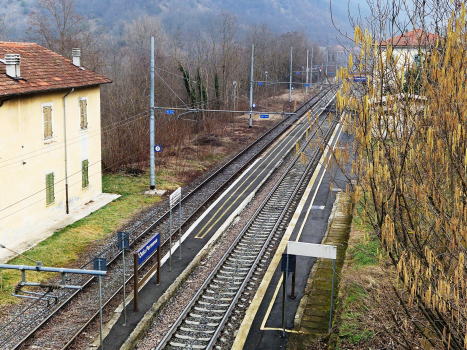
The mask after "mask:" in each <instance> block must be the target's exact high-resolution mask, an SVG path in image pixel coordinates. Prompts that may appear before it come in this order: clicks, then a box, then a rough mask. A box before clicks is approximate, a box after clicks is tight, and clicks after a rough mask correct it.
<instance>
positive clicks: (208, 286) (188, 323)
mask: <svg viewBox="0 0 467 350" xmlns="http://www.w3.org/2000/svg"><path fill="white" fill-rule="evenodd" d="M325 119H326V118H325V117H324V118H322V121H321V127H320V128H319V129H318V130H319V131H318V130H315V131H314V133H313V135H312V136H311V137H310V138H313V137H315V138H316V137H317V136H318V135H319V134H321V133H324V134H322V135H320V136H322V137H323V138H324V144H327V143H328V141H329V138H330V136H331V135H332V132H333V130H334V127H335V125H336V122H333V123H332V124H331V126H330V127H326V126H325V125H324V120H325ZM307 145H308V142H305V143H304V146H303V147H302V150H301V151H307V148H309V147H307ZM323 149H324V147H318V148H317V150H316V151H314V152H311V150H309V151H308V152H307V153H308V154H309V156H310V157H311V158H310V161H309V162H308V164H306V165H305V164H302V163H301V162H300V161H299V158H300V157H299V156H297V157H296V158H295V159H294V160H293V162H292V163H291V164H290V165H289V167H288V168H287V170H286V171H285V172H284V174H283V175H282V177H281V178H280V180H279V181H278V182H277V184H276V185H275V187H274V188H273V190H272V191H271V192H270V194H269V195H268V196H267V197H266V199H265V200H264V201H263V203H262V204H261V205H260V207H259V208H258V209H257V211H256V212H255V214H254V215H253V217H252V218H251V219H250V221H249V222H248V224H247V225H246V226H245V228H244V229H243V230H242V232H241V233H240V235H239V236H238V237H237V239H236V240H235V241H234V242H233V243H232V245H231V246H230V248H229V249H228V251H227V252H226V254H225V255H224V257H223V258H222V259H221V261H220V262H219V263H218V264H217V266H216V267H215V268H214V270H213V272H212V273H211V274H210V275H209V277H208V278H207V279H206V281H205V283H204V284H203V286H202V287H201V288H200V289H199V291H198V292H197V293H196V295H195V296H194V297H193V299H192V300H191V301H190V303H189V304H188V306H187V307H186V308H185V309H184V311H183V312H182V314H181V315H180V317H179V318H178V319H177V321H176V322H175V323H174V324H173V326H172V328H171V329H170V331H169V332H168V333H167V335H166V336H165V337H164V338H163V339H162V340H161V342H160V343H159V345H158V346H157V348H156V349H157V350H162V349H166V350H179V349H212V348H213V347H214V345H215V344H216V341H217V338H218V336H219V335H220V332H221V331H222V329H223V327H224V325H225V324H226V322H227V320H228V318H229V316H230V314H231V313H232V311H233V310H234V309H235V307H236V304H237V302H238V300H239V298H240V296H241V294H242V292H243V290H244V288H245V286H246V284H247V283H248V282H249V280H250V278H251V277H252V276H253V274H254V273H255V271H256V269H257V268H258V265H259V264H261V263H262V262H264V261H265V260H267V257H265V256H264V255H265V252H267V251H268V249H270V247H269V246H270V245H274V244H275V242H276V241H277V240H279V239H280V237H281V236H282V234H283V233H284V232H285V229H286V227H287V223H288V221H289V219H291V217H292V215H293V212H294V211H295V208H296V206H297V205H298V202H299V200H300V197H301V194H302V193H303V192H304V190H305V187H306V185H307V183H308V181H307V180H309V178H310V177H311V173H312V172H311V171H310V170H311V169H312V168H313V167H314V166H315V165H316V164H317V161H318V159H319V158H320V156H321V154H322V152H323ZM267 255H269V253H267ZM263 260H264V261H263ZM221 348H222V347H221Z"/></svg>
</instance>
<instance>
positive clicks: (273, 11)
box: [0, 0, 353, 44]
mask: <svg viewBox="0 0 467 350" xmlns="http://www.w3.org/2000/svg"><path fill="white" fill-rule="evenodd" d="M74 2H75V5H76V9H77V11H78V13H79V14H81V15H82V16H84V17H85V18H88V19H93V20H94V21H95V22H96V23H97V24H99V25H101V26H103V27H104V28H107V29H108V30H109V31H111V32H114V33H116V34H117V33H119V32H121V30H122V28H123V24H124V22H125V21H131V20H134V19H136V18H138V17H139V16H141V15H145V14H146V15H154V16H157V17H159V18H160V19H161V21H162V23H163V24H164V28H165V29H166V30H167V31H169V32H170V31H174V30H182V32H183V30H190V29H192V28H193V27H196V26H197V25H199V24H202V23H203V22H205V21H206V20H207V19H208V18H212V17H213V16H214V15H215V14H218V13H220V12H221V11H228V12H231V13H234V14H236V15H237V16H238V17H239V19H240V23H243V24H247V25H249V24H263V23H266V24H267V25H268V27H269V28H270V29H272V30H273V31H276V32H287V31H294V30H303V31H305V32H307V33H308V34H309V35H310V38H311V39H312V40H315V41H318V42H320V43H322V44H328V43H331V42H333V41H334V39H335V38H336V36H339V34H338V32H337V31H336V30H335V29H334V27H333V26H332V23H331V16H330V9H329V0H132V1H128V0H74ZM2 3H5V5H6V6H1V7H0V16H1V15H2V14H4V15H5V20H6V21H7V24H8V23H10V24H14V26H15V27H14V29H13V31H12V33H13V35H14V37H16V38H24V37H25V29H26V28H27V14H28V13H29V12H31V11H34V9H35V6H36V4H37V0H0V4H2ZM333 15H334V22H335V24H336V25H337V26H339V28H341V30H343V31H344V32H347V31H349V30H350V26H349V21H348V18H347V1H345V2H344V1H343V0H339V1H336V0H334V1H333ZM0 19H1V17H0ZM351 36H353V35H351Z"/></svg>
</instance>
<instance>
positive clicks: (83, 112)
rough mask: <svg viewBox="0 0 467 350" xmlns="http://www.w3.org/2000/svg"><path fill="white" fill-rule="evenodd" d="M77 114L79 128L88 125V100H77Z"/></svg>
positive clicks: (84, 127)
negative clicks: (78, 116)
mask: <svg viewBox="0 0 467 350" xmlns="http://www.w3.org/2000/svg"><path fill="white" fill-rule="evenodd" d="M79 115H80V125H81V129H87V127H88V101H87V100H85V99H82V100H79Z"/></svg>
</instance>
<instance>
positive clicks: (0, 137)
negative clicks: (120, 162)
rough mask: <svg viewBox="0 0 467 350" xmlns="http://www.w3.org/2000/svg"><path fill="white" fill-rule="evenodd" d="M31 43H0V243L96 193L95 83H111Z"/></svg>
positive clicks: (25, 235)
mask: <svg viewBox="0 0 467 350" xmlns="http://www.w3.org/2000/svg"><path fill="white" fill-rule="evenodd" d="M79 61H80V60H79V50H77V49H74V50H73V61H71V60H68V59H66V58H65V57H63V56H60V55H58V54H56V53H55V52H52V51H50V50H47V49H45V48H43V47H41V46H39V45H37V44H34V43H12V42H0V244H3V245H4V246H7V247H8V246H12V245H14V243H15V242H17V241H24V240H28V239H34V235H35V234H36V232H37V231H38V229H39V228H40V227H43V226H44V225H47V224H48V223H50V222H51V221H53V220H56V219H57V218H60V217H62V216H64V215H66V214H67V213H69V212H70V211H72V210H73V209H76V208H78V207H80V206H83V205H85V204H86V203H89V202H90V201H92V200H93V199H94V198H96V197H97V196H99V195H100V194H101V193H102V176H101V175H102V174H101V172H102V169H101V123H100V122H101V115H100V85H101V84H106V83H110V82H111V81H110V80H109V79H107V78H105V77H103V76H102V75H100V74H97V73H95V72H93V71H91V70H89V69H87V68H85V67H81V66H80V62H79Z"/></svg>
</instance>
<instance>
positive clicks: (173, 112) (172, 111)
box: [165, 109, 175, 114]
mask: <svg viewBox="0 0 467 350" xmlns="http://www.w3.org/2000/svg"><path fill="white" fill-rule="evenodd" d="M165 114H175V111H174V110H173V109H166V110H165Z"/></svg>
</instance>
